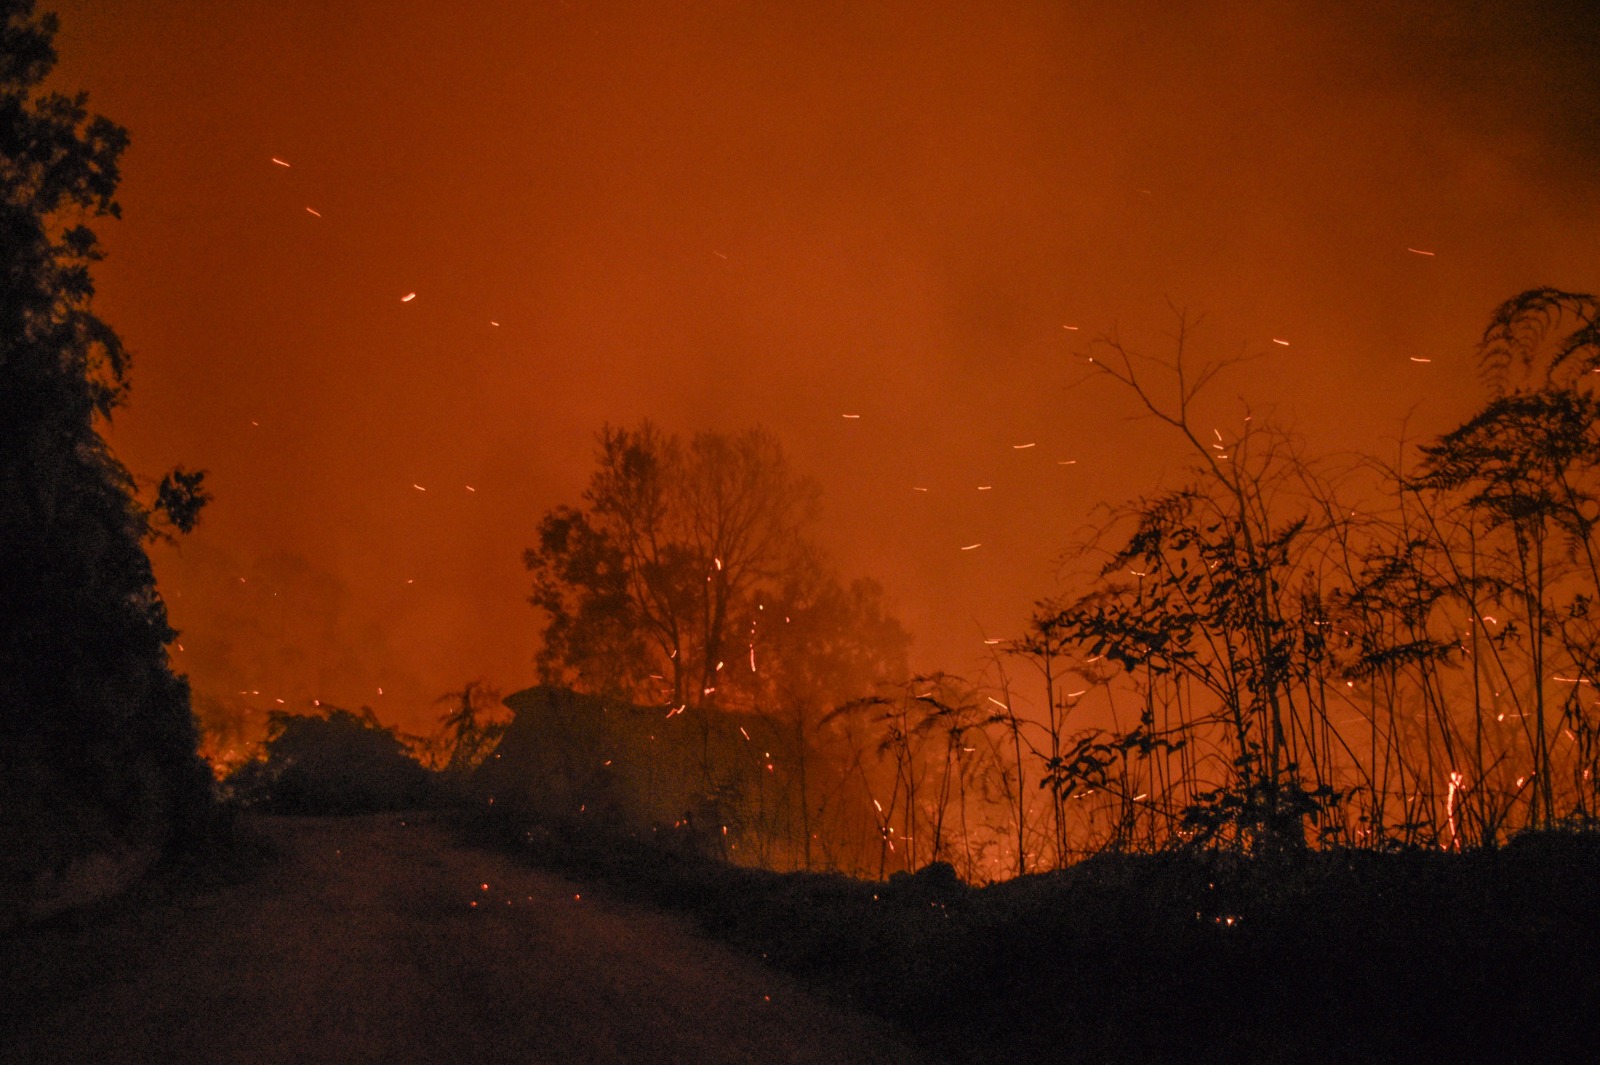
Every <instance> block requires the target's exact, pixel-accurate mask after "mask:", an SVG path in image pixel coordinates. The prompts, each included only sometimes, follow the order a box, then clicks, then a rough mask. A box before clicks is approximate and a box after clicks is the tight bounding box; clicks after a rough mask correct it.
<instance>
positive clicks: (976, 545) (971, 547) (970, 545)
mask: <svg viewBox="0 0 1600 1065" xmlns="http://www.w3.org/2000/svg"><path fill="white" fill-rule="evenodd" d="M982 546H983V544H981V543H977V544H968V545H967V546H966V547H963V548H962V549H961V550H963V551H972V550H975V549H977V548H980V547H982Z"/></svg>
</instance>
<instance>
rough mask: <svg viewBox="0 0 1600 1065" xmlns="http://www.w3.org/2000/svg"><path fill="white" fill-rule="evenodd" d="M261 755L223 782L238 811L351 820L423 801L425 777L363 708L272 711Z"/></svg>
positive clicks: (401, 746) (396, 740) (391, 734)
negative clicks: (241, 807)
mask: <svg viewBox="0 0 1600 1065" xmlns="http://www.w3.org/2000/svg"><path fill="white" fill-rule="evenodd" d="M264 753H265V757H264V758H262V759H261V760H259V761H255V762H251V763H249V764H248V765H246V766H244V767H242V768H241V769H240V770H239V771H238V772H236V773H234V774H233V775H232V776H230V777H229V778H228V779H227V781H226V782H225V784H224V787H225V789H226V790H227V791H228V792H229V793H231V796H232V797H233V798H234V799H235V800H236V801H238V802H240V803H241V804H243V805H246V806H254V807H257V808H260V809H264V810H268V811H270V812H272V813H284V814H356V813H371V812H374V811H377V810H396V809H403V808H405V807H408V806H416V805H418V804H419V803H421V802H423V801H424V800H425V799H426V798H427V791H428V782H429V781H428V771H427V770H426V769H424V768H422V766H421V765H419V764H417V762H416V761H415V760H414V759H412V758H411V756H410V755H409V754H408V753H407V751H406V747H405V744H403V743H402V742H401V741H400V739H399V737H397V736H396V735H395V734H394V731H393V730H392V729H387V728H384V727H383V726H382V725H380V724H379V723H378V719H377V718H376V717H374V716H373V714H372V711H371V710H368V709H365V708H363V710H362V712H361V713H360V714H355V713H351V712H350V711H348V710H340V709H337V708H331V707H330V708H329V709H327V710H325V711H323V712H322V713H320V714H288V713H282V712H279V713H275V714H273V715H272V717H271V719H270V721H269V723H268V725H267V742H266V745H265V748H264Z"/></svg>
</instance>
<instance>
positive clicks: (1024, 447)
mask: <svg viewBox="0 0 1600 1065" xmlns="http://www.w3.org/2000/svg"><path fill="white" fill-rule="evenodd" d="M1033 446H1034V445H1032V444H1012V445H1011V450H1012V451H1026V450H1027V449H1028V448H1030V447H1033Z"/></svg>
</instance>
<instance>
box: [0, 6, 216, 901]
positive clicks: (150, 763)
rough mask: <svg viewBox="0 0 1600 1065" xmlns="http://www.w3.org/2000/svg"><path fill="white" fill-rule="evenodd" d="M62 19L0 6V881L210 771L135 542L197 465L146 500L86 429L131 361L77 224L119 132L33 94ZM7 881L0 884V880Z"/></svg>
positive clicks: (169, 813) (180, 508)
mask: <svg viewBox="0 0 1600 1065" xmlns="http://www.w3.org/2000/svg"><path fill="white" fill-rule="evenodd" d="M56 28H57V23H56V19H55V18H54V16H51V15H38V16H36V15H35V14H34V12H33V4H32V3H31V0H0V809H3V810H5V811H6V816H5V817H4V818H0V856H3V857H0V862H5V863H6V866H5V868H6V872H7V874H8V875H7V877H6V880H7V884H6V887H7V888H15V887H16V886H17V884H18V883H19V881H20V880H24V879H26V878H27V877H28V876H30V875H39V873H40V872H41V871H48V870H49V869H50V868H52V867H58V866H60V865H62V864H63V863H67V862H70V861H72V860H73V859H74V858H76V857H81V856H83V855H84V854H86V853H89V852H92V851H95V850H99V849H103V848H106V847H109V846H113V845H116V844H129V843H145V844H150V843H157V842H160V841H162V840H164V839H168V838H170V837H171V835H172V832H173V830H174V829H177V830H178V831H179V832H180V833H181V832H182V831H184V830H185V829H193V828H194V827H196V826H197V824H198V822H199V819H200V818H202V817H203V816H204V813H205V810H206V808H207V803H208V801H209V785H208V783H207V774H206V772H205V769H204V766H203V764H202V763H201V762H200V761H199V760H198V758H197V756H196V754H195V746H196V735H195V727H194V722H193V718H192V716H191V714H190V709H189V691H188V686H187V683H186V682H185V681H184V680H183V678H181V677H178V676H175V675H174V674H173V673H172V672H171V670H170V669H169V667H168V663H167V654H166V647H165V645H166V644H167V643H168V642H169V641H171V640H172V639H173V637H174V636H175V633H174V632H173V630H172V629H171V628H170V627H169V626H168V624H167V617H166V610H165V608H164V606H163V604H162V601H161V597H160V596H159V595H158V594H157V592H156V588H155V581H154V577H153V575H152V572H151V568H150V561H149V558H148V556H147V555H146V553H145V548H144V544H145V541H146V540H147V539H149V538H151V537H152V536H156V535H160V534H161V533H162V532H163V531H164V530H165V529H167V528H171V529H175V530H177V531H180V532H181V531H187V530H188V529H190V528H192V527H193V525H194V523H195V520H196V518H197V516H198V513H199V509H200V507H201V506H202V505H203V504H204V502H205V500H206V493H205V489H204V486H203V474H201V473H187V472H184V471H181V470H179V471H174V472H173V473H171V474H169V475H167V477H166V478H165V479H164V480H163V481H162V483H161V486H160V488H159V490H158V491H157V493H156V496H155V498H154V500H153V501H151V502H148V503H146V502H141V501H140V500H139V499H138V497H137V493H136V489H135V483H134V479H133V477H132V475H131V474H130V473H129V472H128V470H127V469H126V468H125V467H124V466H123V465H122V464H121V463H120V462H119V461H118V460H117V459H116V457H115V456H114V455H113V454H112V453H111V451H110V449H109V447H108V446H107V444H106V442H105V440H104V439H103V438H102V436H101V435H100V431H99V428H100V423H101V422H103V421H105V420H107V419H109V418H110V416H111V413H112V411H113V410H114V409H115V408H116V407H117V406H118V404H119V403H121V402H122V400H123V398H124V397H125V396H126V394H127V390H128V356H127V353H126V351H125V350H124V349H123V347H122V344H121V342H120V341H119V340H118V338H117V335H116V333H115V332H114V331H113V330H112V329H111V327H110V326H108V325H107V324H106V323H105V322H104V321H102V320H101V319H100V318H99V317H98V316H97V315H96V314H95V313H94V311H93V309H92V306H91V304H92V299H93V296H94V284H93V281H92V280H91V277H90V267H91V265H92V264H93V263H94V262H95V261H96V260H98V259H99V258H100V252H99V249H98V245H97V243H96V239H95V235H94V233H93V231H92V230H91V229H90V228H89V227H88V225H87V222H88V221H89V220H92V219H95V218H99V217H104V216H110V217H113V218H114V217H118V213H119V212H118V208H117V204H116V201H115V199H114V198H113V196H114V193H115V190H116V187H117V181H118V159H119V157H120V156H121V153H122V151H123V149H124V148H125V147H126V145H127V143H128V137H127V133H126V132H125V131H124V130H123V129H122V128H121V127H119V126H117V125H115V124H113V123H111V122H110V121H108V120H106V119H105V118H102V117H99V116H91V115H90V114H89V112H88V111H87V110H86V108H85V96H84V95H83V94H81V93H80V94H78V95H77V96H71V97H69V96H63V95H61V94H59V93H39V91H38V90H39V87H40V85H41V83H42V81H43V80H44V78H45V77H46V75H47V74H48V73H49V72H50V70H51V68H52V67H53V65H54V63H55V58H56V56H55V51H54V48H53V46H52V40H53V38H54V35H55V32H56ZM8 893H9V892H8Z"/></svg>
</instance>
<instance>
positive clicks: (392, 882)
mask: <svg viewBox="0 0 1600 1065" xmlns="http://www.w3.org/2000/svg"><path fill="white" fill-rule="evenodd" d="M258 831H259V832H260V833H262V834H263V836H264V841H265V843H266V845H267V847H266V849H267V850H268V851H270V852H275V853H276V857H275V858H272V859H270V860H268V859H265V858H264V859H262V860H261V861H259V862H257V863H255V867H254V868H237V867H236V868H235V869H234V871H233V873H232V875H223V874H218V873H217V872H216V871H215V870H211V871H209V872H206V873H204V874H202V875H199V876H197V877H194V878H190V879H184V880H181V881H175V880H173V879H172V878H171V877H169V878H167V880H165V881H164V882H158V883H157V884H155V885H153V886H150V887H147V888H146V889H144V890H143V891H142V892H141V893H140V894H139V895H138V896H136V897H135V898H133V899H131V900H125V901H124V902H123V903H121V904H119V905H118V906H117V907H115V908H111V909H106V910H103V911H101V912H99V913H91V914H78V915H76V916H72V917H67V918H58V919H56V920H54V921H52V922H51V923H49V924H47V925H43V926H39V927H35V928H32V929H27V930H23V931H20V932H14V933H12V934H10V935H9V936H7V937H6V938H5V939H3V940H0V1031H3V1034H0V1060H3V1061H5V1062H7V1063H10V1062H41V1063H43V1062H48V1063H51V1065H58V1063H79V1062H82V1063H95V1065H116V1063H123V1062H128V1063H133V1062H139V1063H144V1062H151V1063H157V1062H160V1063H166V1062H172V1063H187V1062H197V1063H203V1062H217V1063H230V1065H252V1063H278V1062H329V1063H335V1062H337V1063H347V1062H462V1063H473V1065H487V1063H495V1062H508V1063H509V1062H517V1063H526V1065H538V1063H550V1065H556V1063H596V1065H598V1063H622V1062H629V1063H645V1065H649V1063H657V1062H659V1063H677V1062H681V1063H684V1065H713V1063H722V1062H726V1063H730V1065H731V1063H743V1062H794V1063H818V1065H822V1063H828V1065H844V1063H856V1062H860V1063H863V1065H865V1063H876V1062H883V1063H910V1062H914V1061H917V1060H920V1059H919V1058H917V1057H915V1056H914V1055H913V1054H911V1053H910V1052H908V1051H907V1050H906V1049H905V1048H904V1047H903V1046H901V1045H900V1044H899V1043H897V1042H896V1041H895V1039H894V1037H893V1036H892V1035H891V1034H890V1033H889V1032H888V1031H887V1029H886V1027H885V1026H884V1025H883V1024H881V1023H878V1022H874V1021H871V1020H865V1019H863V1018H861V1017H859V1016H856V1015H853V1014H851V1013H848V1012H846V1011H844V1010H841V1009H839V1008H836V1007H833V1006H830V1005H827V1004H825V1003H823V1002H820V1001H819V1000H818V999H816V998H814V997H812V996H810V995H808V994H806V993H805V992H804V991H802V990H800V989H799V988H798V987H797V986H796V984H795V982H794V981H793V980H792V979H791V978H789V977H786V976H784V975H782V974H780V973H777V972H775V971H773V970H772V969H770V968H767V967H765V966H763V965H762V964H760V962H759V961H758V960H756V959H754V958H752V957H751V956H749V955H747V954H744V953H741V952H738V951H736V950H734V949H731V948H729V947H727V946H723V945H720V944H717V943H713V942H711V941H709V940H707V939H705V938H703V937H701V936H699V935H696V934H694V933H693V932H692V931H691V930H690V929H689V926H688V925H687V924H686V923H685V922H684V921H683V920H682V919H681V918H672V917H664V916H661V915H659V914H654V913H650V912H647V911H645V910H643V909H639V908H637V907H634V906H631V905H628V904H625V903H620V902H607V901H603V900H601V899H599V898H597V897H596V896H595V895H594V894H592V893H590V892H588V891H585V889H584V888H582V887H579V886H575V885H574V884H573V883H571V882H569V881H567V880H564V879H562V878H560V877H559V876H555V875H552V874H550V873H545V872H539V871H537V870H534V869H532V868H529V867H528V866H527V865H526V864H525V863H520V862H517V861H515V860H513V859H512V858H510V857H508V856H506V855H503V854H497V853H492V852H486V851H483V850H475V849H470V848H466V847H463V846H460V845H458V844H457V843H456V842H454V840H453V838H452V837H451V836H450V835H448V834H447V833H446V832H444V831H443V830H442V828H441V827H440V826H439V825H438V824H437V823H436V821H435V820H434V819H433V818H432V817H430V816H428V815H412V816H403V817H402V816H395V815H374V816H368V817H349V818H269V819H263V820H262V821H260V822H259V824H258ZM246 864H249V863H246ZM485 885H487V886H485Z"/></svg>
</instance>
